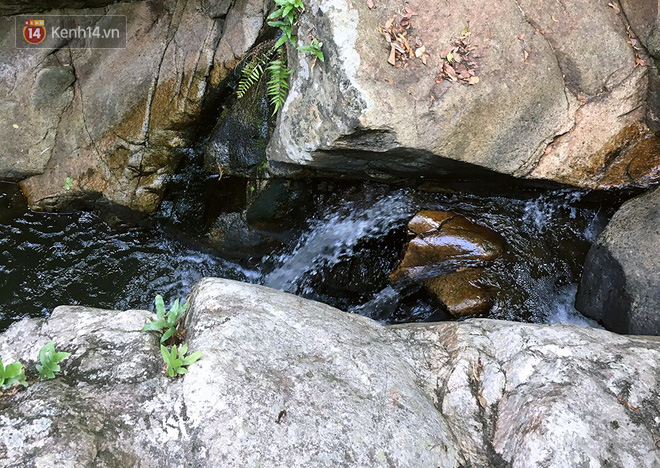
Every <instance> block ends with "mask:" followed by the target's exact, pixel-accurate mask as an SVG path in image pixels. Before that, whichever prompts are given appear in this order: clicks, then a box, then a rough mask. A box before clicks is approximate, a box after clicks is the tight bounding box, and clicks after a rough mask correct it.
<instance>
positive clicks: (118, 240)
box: [0, 183, 613, 329]
mask: <svg viewBox="0 0 660 468" xmlns="http://www.w3.org/2000/svg"><path fill="white" fill-rule="evenodd" d="M584 198H585V193H583V192H579V191H569V190H563V191H561V190H560V191H554V192H543V193H541V192H537V193H533V194H529V195H526V196H523V197H519V198H510V197H483V196H482V197H477V196H474V195H467V194H458V193H426V192H418V191H414V190H404V189H391V188H383V187H382V186H380V187H375V188H374V186H369V185H364V184H355V185H353V186H352V187H351V188H349V189H348V190H346V191H345V192H342V193H336V194H334V195H333V196H330V197H328V196H327V193H326V194H323V196H320V195H319V196H318V197H317V203H316V204H315V208H314V210H313V211H314V212H313V213H310V214H309V216H308V217H307V220H306V221H305V222H304V223H303V224H304V226H303V228H302V229H299V230H298V231H296V232H295V233H294V234H293V235H291V236H290V237H289V239H288V241H286V242H284V243H282V244H281V245H280V246H279V247H278V248H276V249H274V250H272V251H270V252H267V253H266V254H263V253H259V254H258V255H256V254H255V255H253V256H252V258H248V259H244V260H242V261H240V264H239V261H238V260H234V261H230V260H227V259H224V258H222V257H221V256H218V255H214V254H212V253H209V252H208V251H205V249H204V248H200V247H199V246H195V245H190V244H189V243H185V244H184V243H183V242H181V241H179V240H177V239H174V238H172V237H171V236H169V235H166V234H165V231H164V228H162V227H154V228H152V229H148V230H144V229H141V230H127V229H119V228H113V227H110V226H109V225H107V224H106V223H104V222H103V221H101V220H100V218H99V217H98V216H96V215H94V214H91V213H85V212H74V213H64V214H46V213H35V212H31V211H30V210H28V208H27V206H26V203H25V201H24V199H23V197H22V195H21V193H20V191H19V190H18V189H17V187H16V186H15V185H13V184H7V183H0V329H3V328H6V327H7V326H8V325H9V324H11V323H12V322H14V321H16V320H19V319H20V318H22V317H43V316H47V315H48V314H49V313H50V312H51V311H52V309H53V308H54V307H56V306H57V305H61V304H81V305H88V306H94V307H103V308H114V309H128V308H149V309H150V308H151V306H152V302H153V298H154V296H155V295H156V294H157V293H160V294H162V295H163V296H165V298H166V301H167V300H169V301H173V300H174V298H176V297H185V296H186V295H187V294H188V293H189V292H190V289H191V288H192V286H193V285H194V284H195V283H196V282H197V281H198V280H199V279H200V278H202V277H204V276H219V277H225V278H231V279H237V280H241V281H247V282H253V283H260V284H266V285H267V286H271V287H274V288H278V289H281V290H286V291H289V292H292V293H295V294H299V295H302V296H305V297H309V298H313V299H317V300H321V301H323V302H327V303H329V304H331V305H334V306H337V307H339V308H342V309H344V310H350V311H354V312H357V313H362V314H364V315H367V316H371V317H373V318H376V319H379V320H383V321H385V322H389V323H397V322H406V321H420V320H437V319H443V318H446V315H444V314H443V312H442V310H440V309H441V308H440V306H439V305H438V304H437V303H435V302H434V300H433V299H432V298H430V297H428V296H427V295H425V293H424V291H423V290H419V291H414V292H412V293H410V294H409V295H407V296H405V297H402V296H401V295H400V294H398V293H397V292H393V291H392V290H391V288H388V283H387V275H388V273H389V272H390V271H391V270H392V268H394V267H395V266H396V264H397V262H398V259H399V257H400V254H401V251H402V248H403V246H404V245H405V241H406V229H405V227H406V223H407V221H408V220H409V219H410V217H412V215H413V214H414V213H415V212H416V211H418V210H420V209H442V210H453V211H456V212H458V213H459V214H462V215H464V216H466V217H468V218H469V219H471V220H473V221H475V222H478V223H480V224H484V225H487V226H489V227H491V228H492V229H494V230H496V231H498V232H500V233H501V234H502V235H503V236H504V238H505V239H506V241H507V253H506V255H505V256H504V257H503V258H502V259H500V260H498V261H497V262H496V264H495V265H494V266H493V267H492V268H491V269H490V273H489V275H488V281H489V282H490V283H491V284H492V285H493V286H494V287H496V288H497V289H498V290H499V292H498V294H497V296H496V305H495V307H494V309H493V311H492V316H493V317H496V318H504V319H509V320H524V321H531V322H555V321H561V322H566V321H568V322H578V323H584V322H583V320H582V319H581V318H580V316H579V314H578V313H577V312H576V311H575V310H574V308H573V299H574V295H575V291H576V284H577V281H578V279H579V274H580V270H581V265H582V262H583V260H584V257H585V256H586V252H587V250H588V248H589V246H590V244H591V242H592V241H593V240H594V239H595V237H596V235H597V234H598V233H599V232H600V230H601V229H602V228H603V226H604V224H605V223H606V221H607V219H608V218H609V216H610V215H611V213H612V211H613V210H612V207H604V206H602V205H598V204H594V203H587V202H585V200H584ZM186 222H187V223H189V222H190V220H187V221H186ZM193 222H194V221H193ZM200 222H201V221H200ZM161 226H162V224H161ZM195 231H196V232H197V233H199V232H201V231H203V229H195Z"/></svg>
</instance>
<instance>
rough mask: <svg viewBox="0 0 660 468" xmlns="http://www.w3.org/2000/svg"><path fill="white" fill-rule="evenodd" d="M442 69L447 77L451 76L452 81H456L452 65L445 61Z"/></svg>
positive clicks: (456, 77)
mask: <svg viewBox="0 0 660 468" xmlns="http://www.w3.org/2000/svg"><path fill="white" fill-rule="evenodd" d="M443 71H444V72H445V75H447V76H448V77H449V78H451V79H452V80H454V81H458V76H457V75H456V70H454V67H452V66H451V65H449V62H445V64H444V66H443Z"/></svg>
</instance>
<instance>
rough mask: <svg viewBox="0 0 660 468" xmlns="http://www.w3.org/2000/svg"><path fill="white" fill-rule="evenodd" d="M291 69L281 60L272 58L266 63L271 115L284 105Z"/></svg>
mask: <svg viewBox="0 0 660 468" xmlns="http://www.w3.org/2000/svg"><path fill="white" fill-rule="evenodd" d="M291 73H293V71H291V70H289V69H288V68H287V67H286V66H285V65H284V62H283V61H282V60H273V61H272V62H270V64H269V65H268V74H269V75H270V80H269V81H268V88H267V92H268V97H270V103H271V104H272V105H273V107H274V110H273V115H275V114H277V111H278V110H280V108H281V107H282V106H283V105H284V101H286V94H287V93H288V91H289V81H288V79H289V75H290V74H291Z"/></svg>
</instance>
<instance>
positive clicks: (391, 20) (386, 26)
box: [385, 16, 394, 30]
mask: <svg viewBox="0 0 660 468" xmlns="http://www.w3.org/2000/svg"><path fill="white" fill-rule="evenodd" d="M392 24H394V16H392V17H391V18H390V19H388V20H387V23H385V29H386V30H387V29H390V28H391V27H392Z"/></svg>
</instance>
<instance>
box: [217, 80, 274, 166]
mask: <svg viewBox="0 0 660 468" xmlns="http://www.w3.org/2000/svg"><path fill="white" fill-rule="evenodd" d="M271 114H272V112H271V111H270V110H269V108H268V100H267V98H266V80H261V81H260V82H259V85H258V86H257V87H255V88H253V89H251V90H250V91H248V94H247V95H246V96H244V97H243V98H242V99H236V100H235V101H234V102H233V103H232V105H231V106H229V107H228V108H227V109H226V110H225V112H223V114H222V115H221V116H220V118H219V119H218V124H217V125H216V127H215V128H214V129H213V131H212V133H211V136H210V138H209V141H208V143H207V145H206V149H205V152H204V160H205V165H206V167H207V169H208V170H210V171H213V172H216V171H217V172H218V173H219V174H221V175H224V174H226V175H232V176H243V177H256V176H259V175H262V174H263V173H264V172H265V169H266V167H265V166H266V145H267V144H268V139H269V138H270V124H271V120H272V116H271Z"/></svg>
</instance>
